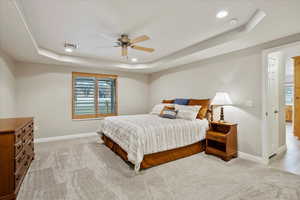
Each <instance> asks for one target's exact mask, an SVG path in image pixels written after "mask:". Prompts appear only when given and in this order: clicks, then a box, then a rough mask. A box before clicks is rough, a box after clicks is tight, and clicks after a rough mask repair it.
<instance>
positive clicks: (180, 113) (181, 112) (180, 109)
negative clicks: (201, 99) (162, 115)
mask: <svg viewBox="0 0 300 200" xmlns="http://www.w3.org/2000/svg"><path fill="white" fill-rule="evenodd" d="M200 108H201V106H185V105H177V104H176V105H175V110H177V116H176V118H179V119H187V120H195V119H196V118H197V115H198V112H199V110H200Z"/></svg>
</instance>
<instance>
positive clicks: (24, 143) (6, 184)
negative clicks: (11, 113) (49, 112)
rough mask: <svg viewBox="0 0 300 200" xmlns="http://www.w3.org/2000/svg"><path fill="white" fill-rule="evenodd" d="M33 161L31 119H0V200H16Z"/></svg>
mask: <svg viewBox="0 0 300 200" xmlns="http://www.w3.org/2000/svg"><path fill="white" fill-rule="evenodd" d="M33 159H34V145H33V118H9V119H0V200H15V199H16V198H17V195H18V192H19V189H20V186H21V184H22V182H23V179H24V177H25V175H26V173H27V171H28V168H29V166H30V164H31V162H32V160H33Z"/></svg>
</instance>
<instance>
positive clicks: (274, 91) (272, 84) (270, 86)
mask: <svg viewBox="0 0 300 200" xmlns="http://www.w3.org/2000/svg"><path fill="white" fill-rule="evenodd" d="M267 58H268V71H267V73H268V82H267V99H268V102H269V103H268V106H267V120H268V132H269V133H270V138H269V139H270V141H269V142H270V143H269V147H268V157H271V156H273V155H275V153H276V151H277V149H278V146H279V123H280V122H279V65H280V64H281V60H282V54H281V52H274V53H270V54H268V57H267Z"/></svg>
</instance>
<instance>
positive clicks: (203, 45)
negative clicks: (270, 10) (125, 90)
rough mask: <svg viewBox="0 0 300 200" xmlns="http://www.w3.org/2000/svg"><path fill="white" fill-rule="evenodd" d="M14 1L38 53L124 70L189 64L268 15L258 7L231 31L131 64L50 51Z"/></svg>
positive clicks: (44, 55) (61, 60)
mask: <svg viewBox="0 0 300 200" xmlns="http://www.w3.org/2000/svg"><path fill="white" fill-rule="evenodd" d="M12 1H13V3H14V6H15V8H16V10H17V12H18V15H19V16H20V18H21V20H22V23H23V24H24V26H25V28H26V31H27V33H28V34H29V36H30V38H31V41H32V43H33V45H34V47H35V50H36V52H37V54H38V55H40V56H43V57H46V58H49V59H51V60H56V61H58V62H62V63H71V64H75V65H80V66H90V67H99V66H109V67H115V68H117V69H123V70H129V69H133V70H144V71H146V70H149V69H154V68H155V69H156V68H158V67H160V66H162V65H166V66H168V67H172V66H177V65H178V64H188V63H192V62H195V61H197V60H201V59H198V58H196V60H195V59H194V58H193V59H191V58H189V56H191V55H193V54H195V53H197V52H202V51H205V50H207V49H210V48H214V47H216V46H218V45H222V44H224V43H226V42H229V41H233V40H235V39H238V38H240V37H241V36H242V35H244V34H247V33H248V32H250V31H252V30H253V29H254V28H255V27H256V26H257V25H258V24H259V23H260V22H261V21H262V20H263V19H264V18H265V17H266V13H265V12H264V11H263V10H260V9H257V10H256V11H255V12H254V13H253V15H252V16H251V17H250V19H249V20H248V21H247V22H246V23H244V24H242V25H240V26H238V27H236V28H233V29H231V30H229V31H225V32H223V33H220V34H217V35H215V36H213V37H211V38H208V39H206V40H203V41H200V42H198V43H196V44H193V45H191V46H188V47H186V48H183V49H181V50H179V51H177V52H174V53H172V54H170V55H168V56H164V57H162V58H159V59H157V60H154V61H152V62H148V63H140V64H130V63H122V62H115V61H109V60H100V59H95V58H83V57H78V56H68V55H62V54H59V53H56V52H54V51H50V50H47V49H44V48H42V47H40V46H39V45H38V43H37V41H36V39H35V38H34V36H33V33H32V31H31V29H30V27H29V25H28V23H27V21H26V18H25V16H24V13H23V11H22V9H21V8H20V6H19V3H18V2H17V0H12ZM179 60H184V61H183V63H182V62H178V61H179ZM175 61H176V62H175Z"/></svg>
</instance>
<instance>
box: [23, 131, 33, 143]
mask: <svg viewBox="0 0 300 200" xmlns="http://www.w3.org/2000/svg"><path fill="white" fill-rule="evenodd" d="M31 140H33V130H30V131H29V132H27V133H26V134H25V135H24V136H23V138H22V141H23V145H25V144H27V143H28V142H30V141H31Z"/></svg>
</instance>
